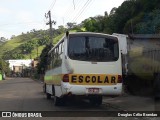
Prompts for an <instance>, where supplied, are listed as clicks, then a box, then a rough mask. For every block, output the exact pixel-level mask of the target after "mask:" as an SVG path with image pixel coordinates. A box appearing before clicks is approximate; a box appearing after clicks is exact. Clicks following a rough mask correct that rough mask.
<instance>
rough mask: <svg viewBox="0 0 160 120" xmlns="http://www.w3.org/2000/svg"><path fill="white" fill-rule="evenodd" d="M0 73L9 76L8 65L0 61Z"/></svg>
mask: <svg viewBox="0 0 160 120" xmlns="http://www.w3.org/2000/svg"><path fill="white" fill-rule="evenodd" d="M0 73H5V74H7V75H9V73H10V69H9V63H8V62H6V61H4V60H2V59H0Z"/></svg>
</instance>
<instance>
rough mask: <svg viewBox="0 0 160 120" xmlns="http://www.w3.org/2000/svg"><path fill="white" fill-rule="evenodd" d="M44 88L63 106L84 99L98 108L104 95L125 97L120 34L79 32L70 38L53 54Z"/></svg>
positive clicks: (50, 57) (68, 36) (65, 38)
mask: <svg viewBox="0 0 160 120" xmlns="http://www.w3.org/2000/svg"><path fill="white" fill-rule="evenodd" d="M48 56H49V57H48V69H47V71H46V72H45V77H44V89H45V92H46V96H47V98H48V99H50V98H51V96H54V104H55V105H62V104H64V103H65V102H66V98H67V97H68V96H84V97H86V98H88V99H89V101H90V102H91V103H92V104H94V105H101V104H102V97H103V96H114V95H115V96H117V95H121V94H122V60H121V57H122V53H121V49H120V45H119V39H118V37H117V36H116V35H108V34H102V33H93V32H77V33H69V32H66V35H65V36H64V37H63V38H62V39H61V40H60V41H59V42H58V43H57V44H56V45H55V46H54V47H53V48H52V49H51V50H50V51H49V53H48Z"/></svg>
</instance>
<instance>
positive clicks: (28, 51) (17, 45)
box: [0, 30, 63, 60]
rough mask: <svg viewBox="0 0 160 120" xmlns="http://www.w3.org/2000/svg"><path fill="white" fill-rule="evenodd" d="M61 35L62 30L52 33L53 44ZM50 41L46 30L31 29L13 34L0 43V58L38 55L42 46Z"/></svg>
mask: <svg viewBox="0 0 160 120" xmlns="http://www.w3.org/2000/svg"><path fill="white" fill-rule="evenodd" d="M62 36H63V33H62V32H57V31H56V32H55V33H54V37H53V40H54V44H55V43H56V42H57V41H58V40H59V39H60V38H61V37H62ZM49 41H50V39H49V32H48V31H43V30H39V31H32V32H30V33H29V32H28V33H26V34H22V35H19V36H15V37H14V38H12V39H11V40H9V41H7V42H5V43H3V44H0V58H3V59H5V60H7V59H30V58H32V59H33V58H36V57H39V56H40V54H41V52H42V50H43V48H44V47H45V45H46V44H48V43H49Z"/></svg>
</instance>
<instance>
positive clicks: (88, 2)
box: [72, 0, 92, 22]
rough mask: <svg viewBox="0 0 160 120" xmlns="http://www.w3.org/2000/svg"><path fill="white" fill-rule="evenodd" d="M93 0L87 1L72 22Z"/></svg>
mask: <svg viewBox="0 0 160 120" xmlns="http://www.w3.org/2000/svg"><path fill="white" fill-rule="evenodd" d="M91 1H92V0H87V2H86V3H85V4H84V6H83V7H82V8H81V10H80V11H79V12H78V14H77V16H75V17H74V18H73V20H72V22H75V21H76V20H77V19H78V18H79V16H80V15H81V14H82V13H83V12H84V10H85V9H86V8H87V6H88V5H89V4H90V3H91Z"/></svg>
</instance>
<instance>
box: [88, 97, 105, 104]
mask: <svg viewBox="0 0 160 120" xmlns="http://www.w3.org/2000/svg"><path fill="white" fill-rule="evenodd" d="M89 101H90V103H91V104H92V105H101V104H102V96H93V97H90V98H89Z"/></svg>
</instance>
